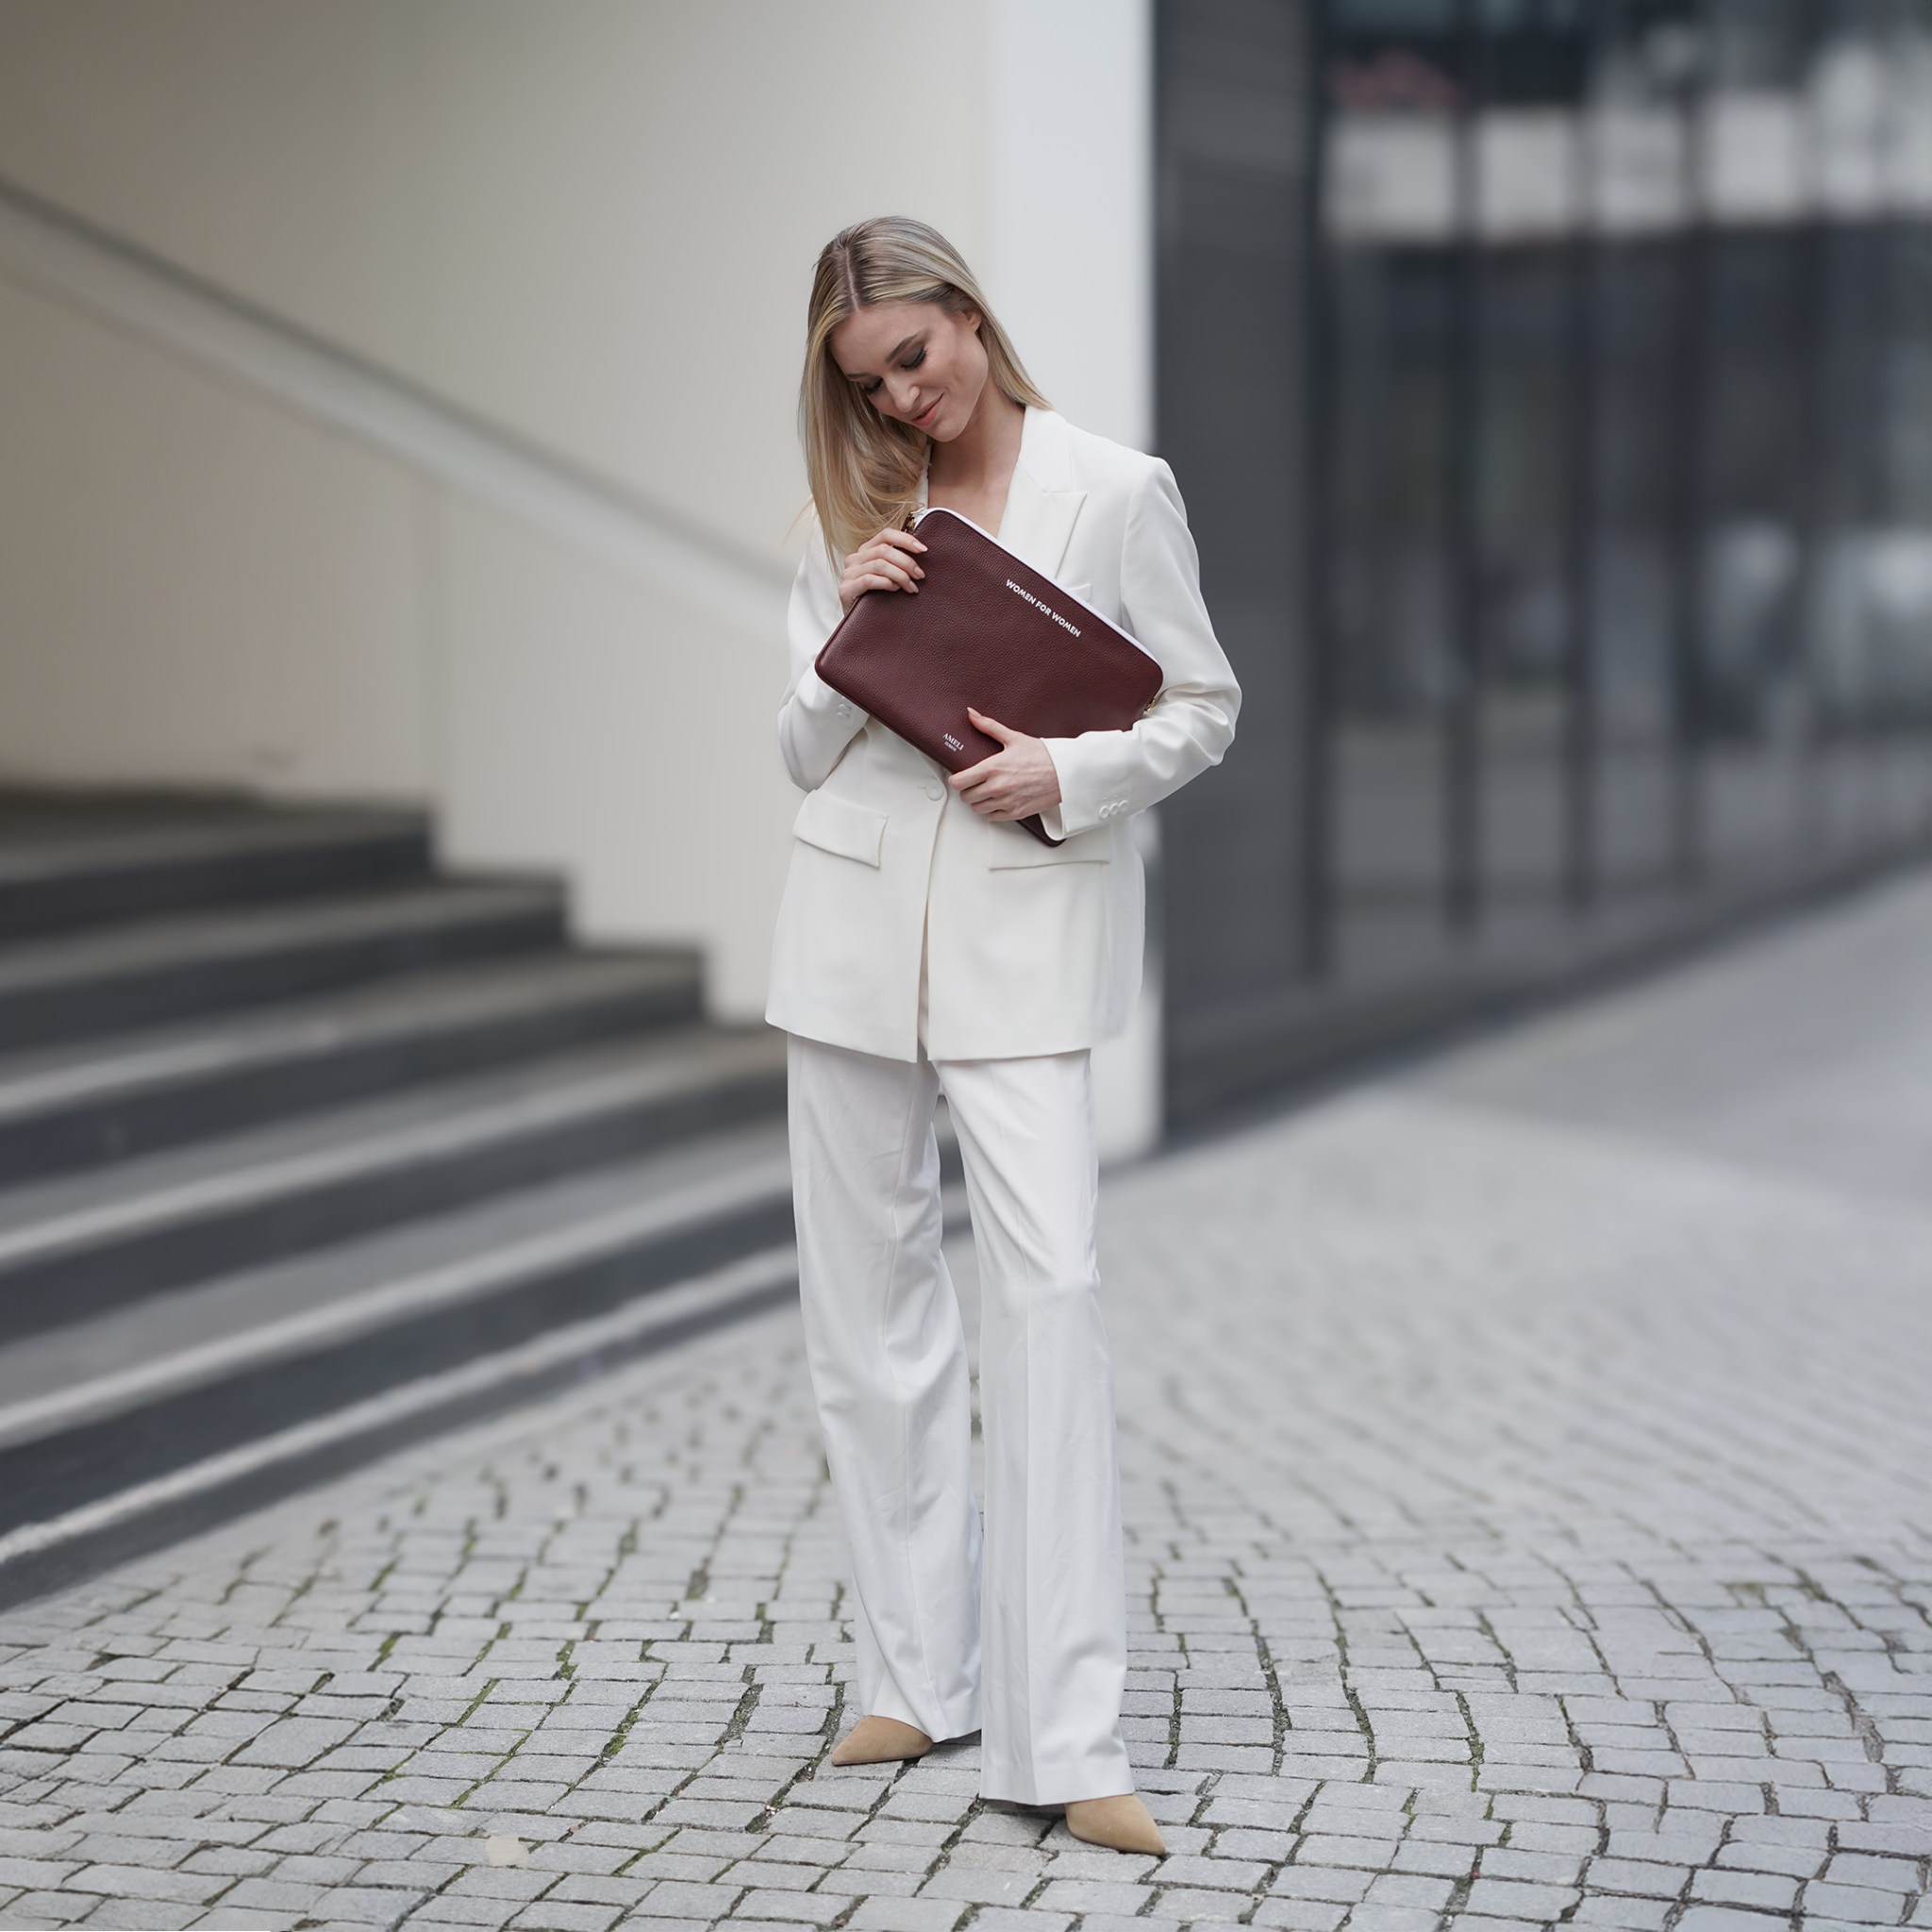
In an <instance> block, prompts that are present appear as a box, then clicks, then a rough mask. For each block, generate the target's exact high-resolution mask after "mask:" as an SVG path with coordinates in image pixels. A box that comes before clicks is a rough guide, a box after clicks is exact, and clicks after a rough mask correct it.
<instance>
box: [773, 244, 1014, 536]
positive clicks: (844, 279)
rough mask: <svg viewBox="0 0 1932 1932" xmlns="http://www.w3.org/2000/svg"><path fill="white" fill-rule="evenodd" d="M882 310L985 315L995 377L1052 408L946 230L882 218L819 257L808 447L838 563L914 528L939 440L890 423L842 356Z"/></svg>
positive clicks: (804, 426) (804, 386)
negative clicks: (906, 306) (853, 335)
mask: <svg viewBox="0 0 1932 1932" xmlns="http://www.w3.org/2000/svg"><path fill="white" fill-rule="evenodd" d="M881 302H931V303H933V304H935V305H936V306H937V307H939V308H943V309H945V310H946V312H947V313H948V314H950V315H963V314H964V313H966V311H967V310H969V309H971V310H973V311H974V312H975V313H976V314H977V315H978V317H979V340H980V341H981V342H982V343H983V344H984V346H985V349H986V360H987V378H988V380H989V381H991V382H993V383H995V384H997V385H998V387H999V391H1000V393H1001V394H1002V395H1004V396H1005V397H1007V399H1008V401H1009V402H1015V403H1018V404H1020V405H1021V406H1022V407H1024V406H1026V405H1027V404H1031V405H1032V407H1033V408H1036V409H1044V408H1050V407H1051V405H1050V404H1049V403H1048V402H1047V400H1046V398H1045V397H1044V396H1043V395H1041V393H1040V391H1038V390H1037V389H1035V388H1034V386H1033V379H1032V377H1031V376H1029V375H1027V374H1026V372H1025V370H1024V368H1023V367H1022V366H1021V363H1020V358H1019V357H1018V356H1016V355H1015V354H1014V353H1013V345H1012V343H1011V342H1009V341H1008V340H1007V335H1006V331H1005V330H1004V329H1003V328H1001V327H1000V325H999V324H998V323H997V322H996V321H994V319H993V313H992V310H991V308H988V307H987V304H986V297H985V296H984V295H982V294H981V293H980V291H979V284H978V283H977V282H975V281H974V279H973V271H972V270H971V269H969V268H968V267H967V266H966V263H965V261H964V260H963V259H962V258H961V257H960V254H959V251H958V249H957V248H955V247H954V246H953V244H952V243H951V242H948V241H947V240H946V238H945V237H944V236H943V235H941V233H940V232H939V230H938V229H937V228H929V227H927V226H926V225H925V224H924V222H915V221H911V220H908V218H907V217H906V216H904V215H880V216H877V217H875V218H874V220H872V221H869V222H858V223H857V224H855V225H853V226H852V227H849V228H845V229H842V230H841V232H840V233H838V234H836V235H834V236H833V237H832V239H831V240H830V241H829V242H826V243H825V245H824V248H823V249H821V250H820V251H819V259H818V267H817V268H816V269H815V270H814V271H813V274H812V278H811V305H810V307H809V308H808V311H807V320H806V339H805V376H804V379H803V380H802V381H801V382H800V384H799V386H798V437H799V441H801V442H802V443H803V444H804V445H805V471H806V475H807V476H808V479H809V480H810V483H811V500H812V504H813V506H814V508H816V509H817V510H818V514H819V528H820V529H821V530H822V531H823V532H824V539H825V548H826V549H827V550H828V551H829V552H830V553H831V556H832V559H833V561H834V562H837V560H838V559H839V558H841V556H843V555H845V554H846V553H847V552H849V551H853V550H857V549H858V546H859V545H860V544H861V543H863V542H865V541H867V539H868V538H870V537H873V536H874V535H876V534H877V533H878V532H879V531H880V530H882V529H886V528H888V527H893V526H896V525H900V524H903V523H904V522H905V521H906V518H907V516H908V513H909V512H910V511H911V510H913V509H914V508H916V507H917V505H918V502H919V478H920V475H922V473H923V472H924V469H925V460H926V454H927V452H928V451H929V450H930V449H931V448H932V439H931V438H930V437H929V436H927V435H926V433H925V431H924V430H923V429H915V428H914V427H913V426H912V425H911V424H909V423H901V422H898V421H897V420H896V419H894V418H892V417H890V416H882V415H881V414H880V413H879V411H878V409H877V408H876V407H875V405H874V403H873V401H872V399H871V397H869V396H865V395H861V394H860V393H859V391H858V384H857V383H855V382H853V381H851V380H850V379H849V378H848V377H847V376H846V375H844V374H843V372H842V371H841V369H840V367H839V365H838V363H837V362H836V361H834V360H833V358H832V331H833V330H834V329H835V328H837V327H838V326H839V325H840V324H841V322H843V321H844V320H845V319H846V318H847V317H848V316H851V315H856V314H857V313H858V310H859V309H861V308H876V307H877V306H878V304H880V303H881Z"/></svg>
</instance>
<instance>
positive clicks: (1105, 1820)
mask: <svg viewBox="0 0 1932 1932" xmlns="http://www.w3.org/2000/svg"><path fill="white" fill-rule="evenodd" d="M1067 1829H1068V1830H1069V1831H1071V1832H1072V1833H1073V1834H1074V1837H1075V1838H1076V1839H1078V1840H1080V1842H1081V1843H1082V1844H1088V1845H1105V1846H1106V1847H1107V1849H1108V1851H1110V1852H1144V1853H1148V1854H1150V1855H1151V1856H1153V1857H1157V1858H1164V1857H1167V1845H1166V1843H1165V1841H1164V1840H1162V1838H1161V1836H1160V1827H1159V1826H1158V1824H1155V1822H1154V1815H1153V1813H1152V1812H1150V1811H1149V1810H1148V1808H1147V1807H1146V1806H1145V1805H1143V1804H1142V1803H1141V1800H1140V1798H1139V1796H1138V1795H1137V1794H1136V1793H1134V1792H1133V1791H1128V1792H1125V1793H1124V1795H1123V1796H1121V1797H1118V1798H1077V1799H1075V1800H1074V1803H1073V1804H1071V1805H1069V1806H1068V1807H1067Z"/></svg>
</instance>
